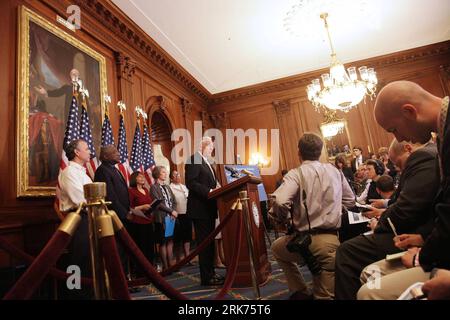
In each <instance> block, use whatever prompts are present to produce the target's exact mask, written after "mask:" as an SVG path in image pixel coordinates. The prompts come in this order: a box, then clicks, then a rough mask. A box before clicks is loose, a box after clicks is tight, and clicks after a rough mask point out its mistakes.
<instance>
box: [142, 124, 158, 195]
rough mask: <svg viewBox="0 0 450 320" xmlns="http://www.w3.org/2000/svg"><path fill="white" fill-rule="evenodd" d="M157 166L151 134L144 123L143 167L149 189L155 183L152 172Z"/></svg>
mask: <svg viewBox="0 0 450 320" xmlns="http://www.w3.org/2000/svg"><path fill="white" fill-rule="evenodd" d="M144 119H145V118H144ZM155 165H156V164H155V159H154V156H153V148H152V144H151V142H150V134H149V132H148V126H147V124H146V123H145V122H144V133H143V136H142V167H143V171H144V176H145V180H146V181H147V184H148V187H150V186H151V185H152V184H153V183H154V180H153V177H152V170H153V168H154V167H155Z"/></svg>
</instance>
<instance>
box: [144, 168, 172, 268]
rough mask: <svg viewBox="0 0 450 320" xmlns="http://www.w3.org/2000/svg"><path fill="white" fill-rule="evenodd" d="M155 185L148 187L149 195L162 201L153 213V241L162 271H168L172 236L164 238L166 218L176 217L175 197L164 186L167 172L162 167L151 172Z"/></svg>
mask: <svg viewBox="0 0 450 320" xmlns="http://www.w3.org/2000/svg"><path fill="white" fill-rule="evenodd" d="M152 176H153V178H154V179H155V183H154V184H152V186H151V187H150V194H151V196H152V197H153V198H154V199H159V200H162V202H161V203H160V204H159V205H158V206H157V207H156V209H155V210H154V212H153V216H154V219H155V241H156V243H158V244H159V254H160V256H161V261H162V264H163V269H168V268H169V267H170V266H171V264H172V260H173V234H172V235H170V236H169V235H168V236H167V237H166V236H165V230H166V222H165V219H166V217H167V216H168V217H170V218H171V219H173V220H175V219H176V218H177V216H178V212H177V211H176V210H175V208H176V205H177V203H176V200H175V196H174V194H173V192H172V190H171V189H170V187H169V186H167V185H165V184H164V181H165V180H166V176H167V170H166V168H165V167H163V166H156V167H155V168H154V169H153V171H152Z"/></svg>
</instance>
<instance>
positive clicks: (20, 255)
mask: <svg viewBox="0 0 450 320" xmlns="http://www.w3.org/2000/svg"><path fill="white" fill-rule="evenodd" d="M0 248H2V249H4V250H5V251H7V252H8V253H9V254H10V255H12V256H14V257H15V258H16V259H19V260H20V261H22V262H25V263H27V264H29V265H30V264H32V263H33V261H34V260H35V259H36V257H33V256H32V255H29V254H28V253H26V252H24V251H22V250H20V249H19V248H17V247H16V246H15V245H13V244H11V243H9V242H8V241H6V240H5V239H3V238H2V237H0ZM48 274H49V275H51V276H52V277H54V278H55V279H57V280H61V281H66V280H67V278H68V277H69V276H70V274H68V273H66V272H64V271H62V270H59V269H57V268H55V267H51V268H50V271H49V272H48ZM81 284H83V285H86V286H91V287H92V286H93V282H92V278H86V277H81Z"/></svg>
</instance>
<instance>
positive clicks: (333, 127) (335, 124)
mask: <svg viewBox="0 0 450 320" xmlns="http://www.w3.org/2000/svg"><path fill="white" fill-rule="evenodd" d="M344 128H345V120H343V119H338V118H337V117H336V111H330V110H325V121H324V122H323V123H322V124H321V125H320V131H321V132H322V136H323V138H324V139H328V140H329V139H331V138H332V137H334V136H335V135H337V134H339V133H342V132H343V131H344Z"/></svg>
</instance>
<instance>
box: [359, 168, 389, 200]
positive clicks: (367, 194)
mask: <svg viewBox="0 0 450 320" xmlns="http://www.w3.org/2000/svg"><path fill="white" fill-rule="evenodd" d="M366 168H367V182H366V187H365V189H364V191H363V192H362V193H361V195H360V196H358V197H356V201H357V202H359V203H361V204H366V203H368V202H369V201H368V199H381V195H380V194H379V193H378V192H377V186H376V182H377V180H378V178H379V177H380V176H382V175H383V173H384V166H383V164H382V163H381V161H379V160H367V161H366Z"/></svg>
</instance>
